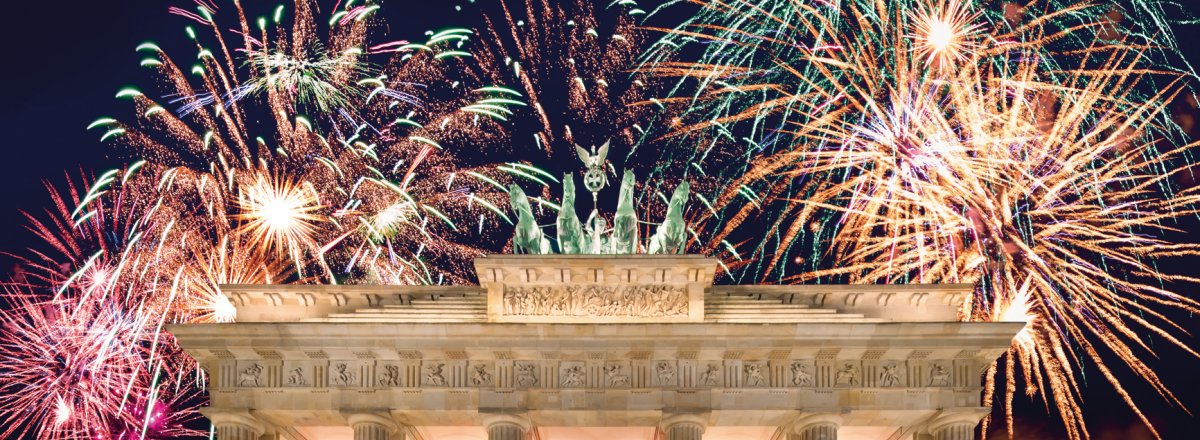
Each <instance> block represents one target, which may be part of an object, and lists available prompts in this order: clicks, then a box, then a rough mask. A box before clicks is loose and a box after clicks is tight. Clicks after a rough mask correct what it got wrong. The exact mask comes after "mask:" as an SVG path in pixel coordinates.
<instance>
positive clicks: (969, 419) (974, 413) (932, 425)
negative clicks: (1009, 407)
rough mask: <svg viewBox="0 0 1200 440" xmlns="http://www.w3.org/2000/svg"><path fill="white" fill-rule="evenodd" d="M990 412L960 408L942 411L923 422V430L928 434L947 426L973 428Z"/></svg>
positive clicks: (988, 410)
mask: <svg viewBox="0 0 1200 440" xmlns="http://www.w3.org/2000/svg"><path fill="white" fill-rule="evenodd" d="M990 412H991V410H990V409H988V408H960V409H948V410H942V411H941V412H939V413H938V414H936V415H934V416H933V417H931V418H930V419H929V421H928V422H925V430H926V431H927V432H928V433H930V434H933V433H936V432H937V431H938V430H940V429H942V428H945V427H947V426H954V425H970V426H971V427H972V428H974V427H975V426H976V425H978V424H979V421H980V420H983V418H984V417H986V416H987V415H988V414H989V413H990Z"/></svg>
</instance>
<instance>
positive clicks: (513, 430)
mask: <svg viewBox="0 0 1200 440" xmlns="http://www.w3.org/2000/svg"><path fill="white" fill-rule="evenodd" d="M483 426H484V427H485V428H487V433H488V440H524V439H525V433H526V432H528V431H529V428H530V423H529V419H526V418H525V417H521V416H517V415H512V414H492V415H488V416H485V417H484V419H483Z"/></svg>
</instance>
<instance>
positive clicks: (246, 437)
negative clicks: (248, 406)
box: [201, 409, 267, 440]
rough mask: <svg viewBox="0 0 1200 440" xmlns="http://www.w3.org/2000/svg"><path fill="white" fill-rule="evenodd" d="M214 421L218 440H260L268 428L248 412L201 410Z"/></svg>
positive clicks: (214, 429)
mask: <svg viewBox="0 0 1200 440" xmlns="http://www.w3.org/2000/svg"><path fill="white" fill-rule="evenodd" d="M201 411H202V412H203V413H204V416H205V417H208V419H209V420H211V421H212V425H213V431H214V434H216V440H258V438H259V436H261V435H263V434H265V433H266V432H267V426H266V425H264V424H263V423H262V422H260V421H259V420H258V419H257V418H255V417H254V416H252V415H250V413H249V412H247V411H229V412H226V411H213V410H211V409H205V410H201Z"/></svg>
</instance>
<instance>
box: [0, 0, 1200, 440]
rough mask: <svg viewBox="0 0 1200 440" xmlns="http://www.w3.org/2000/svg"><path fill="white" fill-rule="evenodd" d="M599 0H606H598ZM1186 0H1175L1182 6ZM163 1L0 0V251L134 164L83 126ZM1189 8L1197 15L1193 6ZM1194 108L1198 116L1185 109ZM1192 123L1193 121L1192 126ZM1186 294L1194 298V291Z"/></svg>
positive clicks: (1095, 424) (179, 26) (121, 79)
mask: <svg viewBox="0 0 1200 440" xmlns="http://www.w3.org/2000/svg"><path fill="white" fill-rule="evenodd" d="M598 1H604V2H606V3H607V1H608V0H598ZM1188 1H1189V0H1184V3H1187V2H1188ZM1190 1H1195V0H1190ZM218 3H220V4H224V3H223V2H218ZM247 3H250V4H252V3H255V2H254V0H250V1H248V2H247ZM325 3H329V2H321V4H322V5H324V6H325V7H329V6H328V5H325ZM455 3H458V2H451V1H442V0H423V1H405V0H386V1H384V2H383V5H384V8H383V13H384V14H385V16H386V17H387V22H388V24H389V26H390V28H391V36H392V37H393V38H406V39H410V40H420V39H421V38H423V32H424V31H426V30H429V29H436V28H443V27H451V26H462V25H465V24H466V25H469V24H467V23H464V21H467V18H466V17H465V15H466V14H464V13H458V12H455V10H454V7H453V5H454V4H455ZM272 4H274V2H272ZM422 4H424V5H423V6H422ZM168 6H182V7H189V6H190V4H189V2H186V1H175V2H161V1H151V0H120V1H90V2H58V3H47V2H36V1H32V2H31V1H26V2H7V3H6V4H5V7H4V9H5V16H6V18H7V20H5V24H4V25H3V26H0V32H3V36H4V38H3V40H0V41H4V42H5V44H4V46H3V57H4V60H5V62H4V64H5V68H4V69H0V75H3V80H2V82H0V84H3V88H4V93H3V95H2V96H3V105H2V106H0V111H2V112H3V117H2V118H0V127H2V128H3V131H2V133H3V137H2V138H0V139H2V141H0V142H2V144H0V145H3V149H4V153H5V154H4V156H3V157H4V160H3V162H4V163H3V170H4V171H3V172H2V173H0V192H2V193H3V197H4V198H3V200H5V202H6V203H4V205H3V207H2V208H0V224H3V225H4V226H5V228H4V230H5V231H6V232H5V233H3V234H0V251H3V252H17V253H19V252H21V251H22V250H23V249H24V248H26V247H28V246H30V245H31V244H33V242H32V240H31V236H30V234H29V233H27V232H26V231H25V230H24V229H23V227H22V225H23V224H24V221H23V215H22V214H21V211H23V210H24V211H30V212H35V213H40V212H41V209H43V208H42V207H43V206H45V205H46V203H47V201H48V197H47V192H46V189H45V188H44V186H43V181H50V182H52V183H54V184H56V185H59V184H61V183H62V182H64V181H65V180H64V176H65V175H67V174H71V175H72V176H74V177H75V178H76V179H77V180H78V176H79V173H80V172H81V171H82V172H85V173H94V174H99V173H100V172H103V171H104V170H107V169H108V168H111V167H114V166H118V165H120V164H123V163H128V162H132V160H130V158H129V157H127V156H123V155H122V153H120V152H117V151H113V150H112V149H111V148H110V147H109V146H106V145H103V144H101V143H100V142H99V137H100V134H101V133H100V132H98V131H95V130H93V131H90V132H89V131H86V130H85V127H86V126H87V124H88V123H90V122H91V121H93V120H95V119H96V118H98V117H101V116H105V115H112V114H116V113H118V112H120V111H122V110H124V109H126V108H127V107H128V105H127V103H123V102H117V101H116V100H115V99H114V97H113V95H114V94H115V93H116V92H117V90H119V89H121V88H122V87H126V86H137V87H138V88H139V89H141V90H142V91H144V92H147V93H153V92H154V91H155V88H154V84H153V82H152V81H151V79H150V75H149V71H147V70H145V69H142V68H140V67H138V61H139V60H140V59H141V57H140V56H138V54H136V53H135V52H134V47H135V46H137V45H138V44H139V43H141V42H144V41H147V40H153V41H155V42H159V43H160V44H161V43H167V44H185V43H186V40H185V36H184V32H183V27H184V26H185V25H187V24H188V22H187V21H186V20H184V19H182V18H180V17H177V16H173V15H169V14H167V12H166V9H167V7H168ZM189 9H190V7H189ZM1193 10H1195V11H1197V12H1200V5H1196V6H1195V7H1193ZM1197 32H1200V26H1191V27H1189V28H1183V29H1180V32H1179V34H1180V35H1182V36H1184V38H1185V40H1186V38H1187V37H1186V36H1188V35H1191V36H1193V39H1195V37H1194V35H1197ZM1197 43H1200V40H1197V41H1196V42H1195V43H1192V44H1188V43H1185V44H1184V46H1185V50H1187V51H1189V54H1188V55H1189V58H1190V59H1191V60H1192V63H1193V65H1200V44H1197ZM168 52H169V51H168ZM1180 107H1181V108H1186V107H1187V106H1186V105H1180ZM1181 111H1182V110H1181ZM1192 116H1193V117H1196V115H1195V114H1194V111H1193V114H1192ZM1197 119H1200V118H1197ZM1195 131H1196V130H1195V128H1193V133H1195ZM94 174H89V176H92V175H94ZM1190 239H1191V240H1195V239H1196V237H1191V238H1190ZM0 262H2V263H3V267H4V268H10V267H12V265H13V264H14V260H13V258H12V257H10V256H7V255H5V256H3V257H0ZM1194 263H1196V264H1189V265H1188V267H1186V268H1181V270H1180V271H1181V272H1183V273H1189V274H1192V275H1195V274H1196V269H1195V267H1200V266H1197V265H1198V264H1200V261H1196V262H1194ZM1184 293H1187V294H1192V295H1193V296H1194V292H1184ZM1176 318H1177V322H1181V323H1183V324H1184V325H1185V326H1186V327H1187V328H1189V329H1190V330H1191V331H1192V334H1193V335H1195V334H1197V333H1200V318H1194V317H1187V316H1177V317H1176ZM1148 339H1149V340H1151V341H1152V342H1161V341H1155V340H1154V339H1153V338H1148ZM1185 339H1186V340H1188V341H1189V342H1190V343H1191V345H1192V346H1193V347H1200V341H1198V340H1197V338H1196V337H1194V336H1192V337H1186V338H1185ZM1159 347H1160V348H1161V350H1160V353H1159V355H1160V356H1161V358H1162V359H1161V361H1151V363H1152V365H1155V366H1157V367H1158V368H1160V374H1161V375H1162V376H1163V379H1164V381H1165V382H1166V383H1167V385H1168V387H1169V388H1170V389H1172V390H1173V391H1174V392H1175V393H1176V394H1177V395H1178V396H1179V397H1180V399H1181V400H1182V401H1183V403H1184V405H1185V406H1186V407H1187V408H1188V409H1190V410H1192V411H1200V360H1197V359H1195V358H1193V357H1191V356H1190V355H1188V354H1186V353H1182V352H1181V351H1180V350H1178V349H1174V348H1173V347H1168V346H1166V345H1165V344H1159ZM1113 365H1116V364H1115V363H1114V364H1113ZM1118 374H1119V375H1121V377H1123V378H1126V379H1127V382H1126V383H1127V386H1128V387H1129V388H1130V389H1131V390H1132V392H1133V393H1134V397H1135V399H1136V400H1137V401H1138V402H1141V403H1142V404H1143V405H1144V406H1143V409H1144V410H1145V412H1146V413H1147V414H1148V416H1149V417H1150V418H1151V419H1152V420H1153V421H1155V422H1156V424H1157V426H1158V427H1159V429H1160V432H1161V433H1162V434H1163V436H1164V437H1165V438H1167V439H1191V438H1198V437H1200V432H1198V431H1196V430H1195V428H1198V427H1200V419H1197V418H1194V417H1192V416H1191V415H1189V414H1188V413H1187V412H1186V411H1185V410H1184V409H1180V408H1178V407H1174V406H1171V405H1168V404H1165V403H1163V401H1162V399H1159V398H1157V396H1156V395H1155V394H1154V392H1153V391H1152V390H1150V389H1149V387H1148V386H1145V385H1141V384H1139V383H1138V382H1137V380H1138V379H1136V378H1133V377H1130V376H1131V375H1130V373H1128V372H1126V371H1121V370H1119V369H1118ZM1085 375H1086V381H1087V388H1086V390H1085V395H1086V400H1085V414H1086V416H1087V418H1088V419H1089V420H1090V424H1091V425H1090V426H1091V431H1092V434H1093V438H1095V439H1099V440H1108V439H1114V440H1115V439H1139V438H1151V437H1150V435H1149V431H1147V430H1146V429H1145V428H1144V427H1142V426H1141V424H1140V422H1138V421H1137V419H1136V417H1135V416H1134V415H1133V414H1132V412H1131V411H1129V410H1128V409H1127V408H1126V407H1125V406H1124V404H1123V403H1122V401H1121V398H1120V397H1119V396H1117V395H1116V394H1115V393H1114V392H1112V391H1111V389H1110V387H1109V386H1108V385H1107V383H1106V382H1105V380H1104V378H1103V377H1102V376H1101V375H1100V373H1099V372H1098V371H1096V370H1095V369H1088V370H1087V371H1085ZM1018 399H1021V398H1020V397H1018ZM1018 418H1019V420H1020V421H1019V423H1018V432H1017V438H1020V439H1052V438H1061V437H1063V434H1062V432H1061V428H1060V427H1059V423H1058V421H1057V420H1056V419H1055V416H1054V415H1052V414H1051V415H1048V414H1047V412H1046V410H1045V409H1044V408H1043V407H1042V406H1041V403H1040V402H1037V403H1029V402H1023V403H1022V404H1021V405H1020V411H1019V414H1018ZM1001 429H1002V427H1001ZM997 434H999V433H997Z"/></svg>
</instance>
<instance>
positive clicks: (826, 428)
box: [792, 423, 838, 440]
mask: <svg viewBox="0 0 1200 440" xmlns="http://www.w3.org/2000/svg"><path fill="white" fill-rule="evenodd" d="M837 438H838V425H837V424H836V423H813V424H811V425H807V426H805V427H803V428H800V429H799V430H797V432H796V433H795V434H794V435H793V436H792V440H837Z"/></svg>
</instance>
